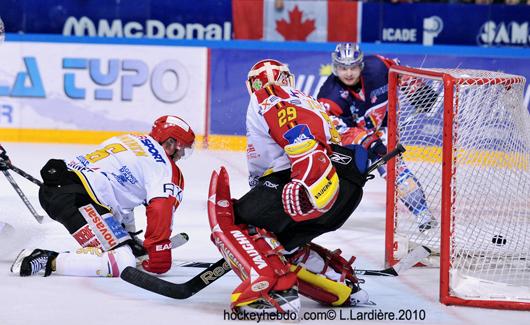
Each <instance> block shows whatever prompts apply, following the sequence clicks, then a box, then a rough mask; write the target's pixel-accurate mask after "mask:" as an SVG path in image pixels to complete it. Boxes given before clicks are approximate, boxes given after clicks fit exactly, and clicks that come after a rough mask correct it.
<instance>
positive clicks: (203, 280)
mask: <svg viewBox="0 0 530 325" xmlns="http://www.w3.org/2000/svg"><path fill="white" fill-rule="evenodd" d="M404 151H405V148H404V147H403V146H402V145H401V144H397V146H396V148H395V149H394V150H392V151H391V152H388V153H387V154H386V155H384V156H383V157H381V158H380V159H378V160H377V161H376V162H375V163H374V164H372V165H371V166H369V167H368V169H367V171H366V174H365V175H368V174H370V173H371V172H373V171H374V170H376V169H377V168H378V167H379V166H381V165H383V164H385V163H387V162H388V161H389V160H390V159H392V158H393V157H394V156H396V155H398V154H400V153H402V152H404ZM425 252H426V253H427V255H429V253H428V251H427V250H425V249H424V252H423V253H422V252H421V250H417V251H416V250H413V251H412V252H411V253H409V256H410V258H409V256H406V257H405V258H404V259H403V261H404V260H407V259H408V262H407V265H408V264H410V263H412V264H410V266H408V268H410V267H411V266H412V265H414V264H416V263H417V262H419V261H420V260H421V259H422V258H423V257H425V256H423V255H424V254H425ZM413 253H414V254H413ZM416 253H418V256H416ZM427 255H426V256H427ZM419 256H422V257H421V258H418V257H419ZM416 258H417V260H415V259H416ZM407 265H402V266H401V267H400V269H399V271H398V270H396V269H395V268H389V269H385V270H381V271H374V270H358V272H362V271H364V272H365V273H363V274H365V275H386V276H397V275H398V274H399V272H401V271H404V270H405V269H406V268H405V266H407ZM203 266H206V265H204V264H203ZM190 267H191V266H190ZM230 270H231V268H230V266H229V265H228V263H226V262H225V260H224V259H220V260H218V261H217V262H215V263H214V264H211V265H209V266H207V268H206V270H204V271H202V272H201V273H199V274H197V275H196V276H194V277H193V278H191V279H190V280H189V281H187V282H184V283H173V282H169V281H166V280H163V279H160V278H158V277H156V276H154V275H151V274H149V273H146V272H143V271H140V270H138V269H136V268H133V267H126V268H125V269H124V270H123V272H122V273H121V274H120V278H122V279H123V280H124V281H126V282H129V283H130V284H133V285H135V286H137V287H140V288H143V289H145V290H148V291H151V292H155V293H158V294H160V295H162V296H166V297H170V298H174V299H187V298H189V297H191V296H193V295H194V294H196V293H197V292H199V291H201V290H202V289H204V288H206V287H207V286H208V285H210V284H211V283H213V282H214V281H216V280H217V279H219V278H220V277H222V276H223V275H225V274H226V273H228V272H229V271H230ZM359 274H360V273H359Z"/></svg>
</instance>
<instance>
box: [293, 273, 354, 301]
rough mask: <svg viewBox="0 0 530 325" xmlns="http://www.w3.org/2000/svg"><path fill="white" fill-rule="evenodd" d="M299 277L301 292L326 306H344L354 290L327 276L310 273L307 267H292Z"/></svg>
mask: <svg viewBox="0 0 530 325" xmlns="http://www.w3.org/2000/svg"><path fill="white" fill-rule="evenodd" d="M291 271H293V272H295V273H296V276H297V277H298V290H299V292H300V293H301V294H302V295H304V296H306V297H308V298H310V299H313V300H315V301H318V302H320V303H321V304H324V305H330V306H342V305H344V304H345V303H346V302H348V301H349V298H350V295H351V293H352V288H351V287H350V286H348V285H346V284H344V283H341V282H337V281H333V280H331V279H328V278H327V277H325V276H321V275H318V274H315V273H313V272H311V271H308V270H307V269H306V268H305V267H301V266H296V265H291Z"/></svg>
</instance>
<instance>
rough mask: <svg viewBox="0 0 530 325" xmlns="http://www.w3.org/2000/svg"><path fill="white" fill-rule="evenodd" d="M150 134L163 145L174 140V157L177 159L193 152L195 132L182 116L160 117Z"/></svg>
mask: <svg viewBox="0 0 530 325" xmlns="http://www.w3.org/2000/svg"><path fill="white" fill-rule="evenodd" d="M149 135H150V136H151V137H152V138H153V139H155V140H156V141H157V142H158V143H160V144H162V145H163V144H164V143H165V142H166V141H168V140H169V141H170V142H174V143H175V145H176V150H175V152H174V154H173V155H172V158H173V160H175V161H177V160H179V159H181V158H187V157H189V156H190V155H191V153H192V152H193V144H194V143H195V133H193V130H192V129H191V127H190V126H189V125H188V123H186V122H185V121H184V120H183V119H181V118H180V117H177V116H174V115H165V116H161V117H159V118H158V119H156V121H155V122H154V123H153V128H152V129H151V133H149ZM170 144H173V143H170Z"/></svg>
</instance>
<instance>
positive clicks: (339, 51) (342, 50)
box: [331, 43, 364, 75]
mask: <svg viewBox="0 0 530 325" xmlns="http://www.w3.org/2000/svg"><path fill="white" fill-rule="evenodd" d="M331 62H332V70H333V74H334V75H337V68H338V67H345V68H348V67H355V66H360V67H361V70H362V69H363V68H364V61H363V52H361V49H360V48H359V44H356V43H339V44H337V47H336V48H335V51H333V53H331Z"/></svg>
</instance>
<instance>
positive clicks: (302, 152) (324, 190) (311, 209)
mask: <svg viewBox="0 0 530 325" xmlns="http://www.w3.org/2000/svg"><path fill="white" fill-rule="evenodd" d="M284 149H285V152H286V153H287V155H288V156H289V160H290V161H291V181H290V182H289V183H287V184H286V185H285V186H284V188H283V192H282V202H283V209H284V211H285V212H286V213H287V214H288V215H289V216H291V218H293V220H295V221H297V222H300V221H305V220H310V219H314V218H318V217H319V216H321V215H322V214H323V213H325V212H326V211H328V210H329V209H331V207H332V206H333V204H334V203H335V201H336V200H337V197H338V193H339V177H338V175H337V173H336V171H335V168H334V167H333V165H332V163H331V160H330V159H329V157H328V155H327V154H326V152H325V151H326V149H325V148H324V146H323V145H321V144H320V143H318V142H317V141H315V140H313V139H308V140H305V141H302V142H300V143H294V144H289V145H287V146H285V148H284Z"/></svg>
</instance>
